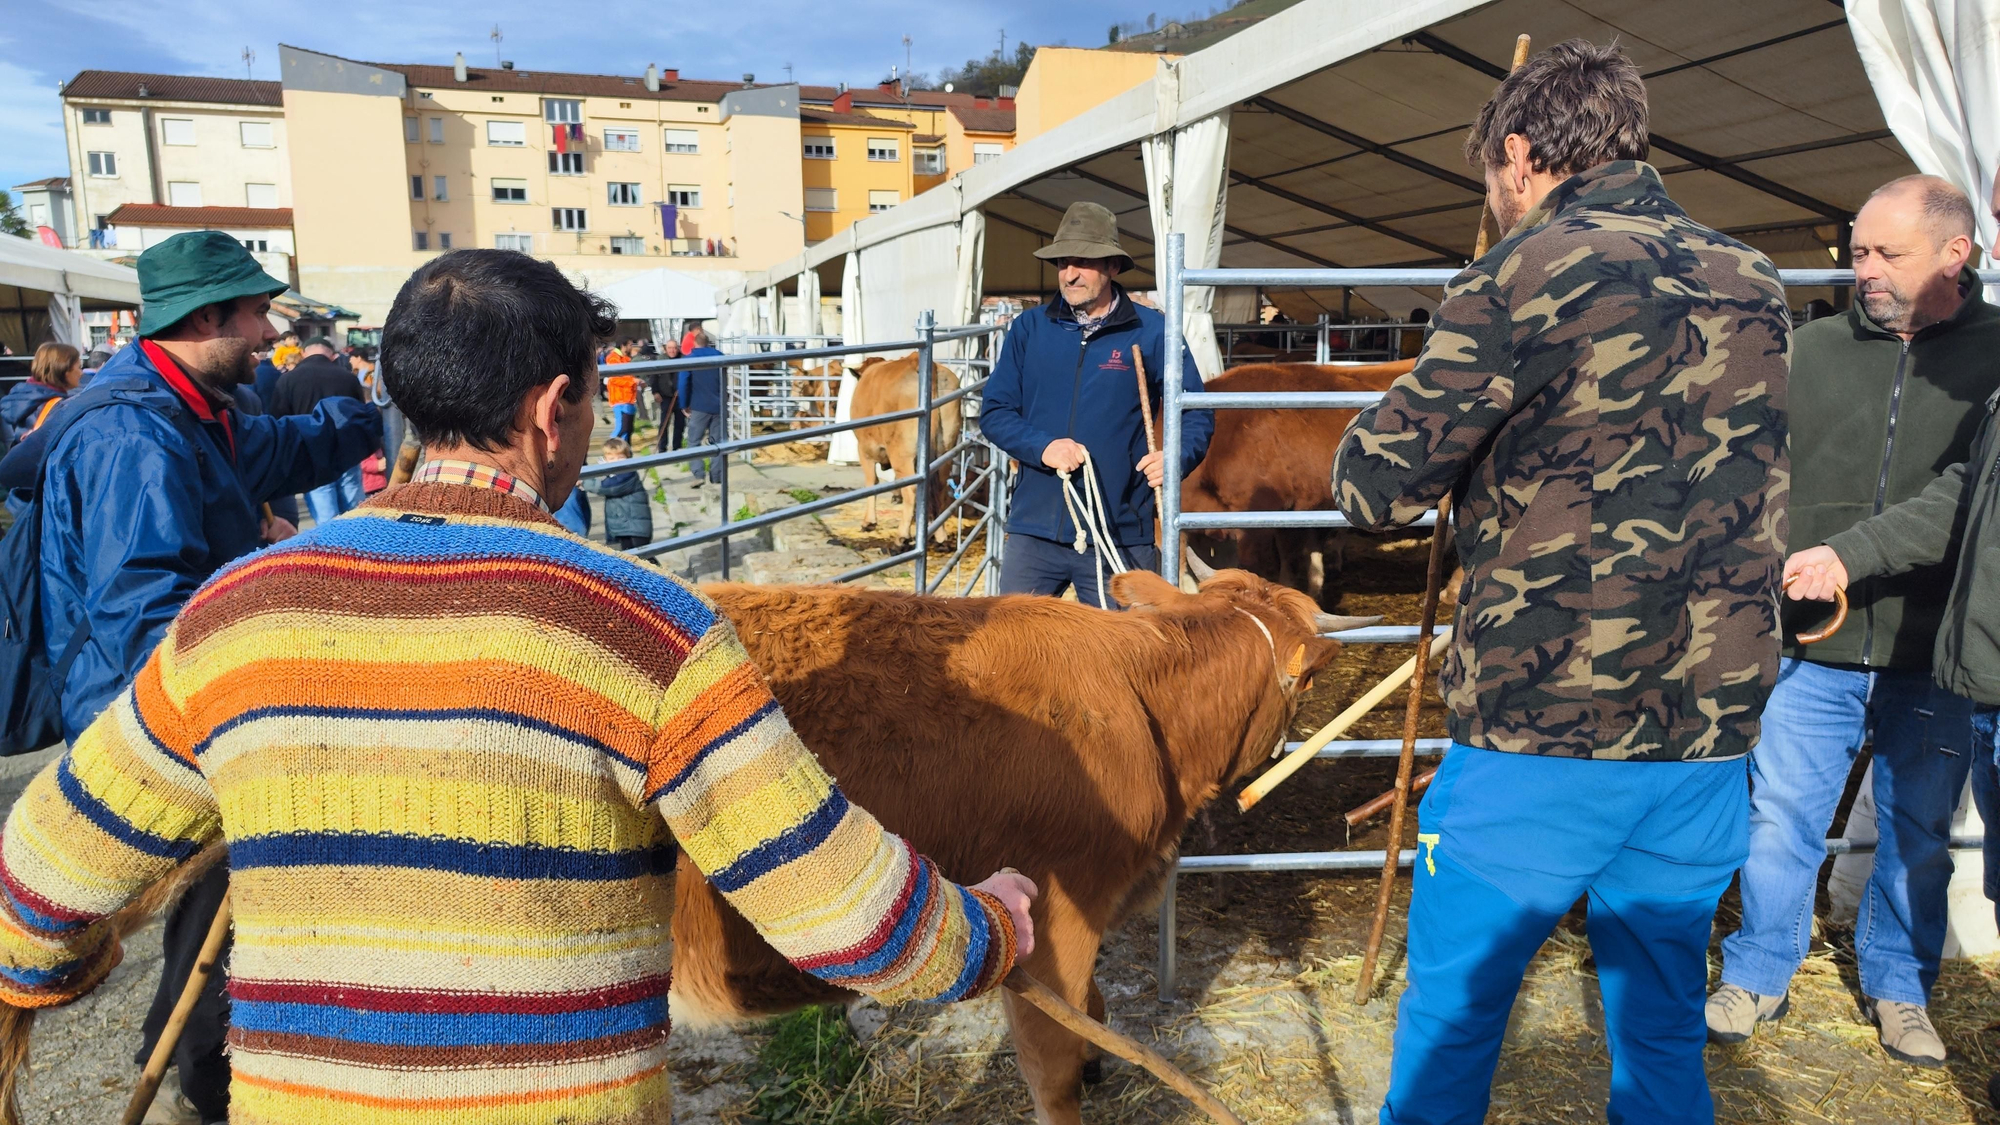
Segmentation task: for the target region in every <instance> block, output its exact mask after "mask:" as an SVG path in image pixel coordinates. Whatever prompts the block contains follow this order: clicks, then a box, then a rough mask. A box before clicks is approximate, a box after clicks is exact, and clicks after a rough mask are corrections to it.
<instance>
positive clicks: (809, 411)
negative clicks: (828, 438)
mask: <svg viewBox="0 0 2000 1125" xmlns="http://www.w3.org/2000/svg"><path fill="white" fill-rule="evenodd" d="M786 366H787V367H790V368H791V369H792V398H793V399H795V400H797V401H798V404H799V411H798V413H797V414H796V415H794V416H793V419H792V428H793V429H795V430H803V429H807V428H809V427H812V426H824V425H826V424H827V423H828V422H831V421H833V415H834V408H835V406H836V402H835V398H836V396H838V395H839V393H840V361H839V360H837V359H830V360H827V361H825V362H823V363H821V364H820V365H819V366H817V367H808V366H806V362H805V361H804V360H802V359H795V360H791V361H789V362H787V363H786Z"/></svg>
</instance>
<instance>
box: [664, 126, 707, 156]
mask: <svg viewBox="0 0 2000 1125" xmlns="http://www.w3.org/2000/svg"><path fill="white" fill-rule="evenodd" d="M666 146H667V151H668V152H686V153H694V152H700V151H701V134H700V133H697V132H695V131H694V130H693V129H668V130H667V133H666Z"/></svg>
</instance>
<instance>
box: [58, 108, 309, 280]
mask: <svg viewBox="0 0 2000 1125" xmlns="http://www.w3.org/2000/svg"><path fill="white" fill-rule="evenodd" d="M62 105H63V129H64V133H65V135H66V138H67V141H68V145H69V167H70V183H71V187H72V190H71V197H70V198H71V205H72V207H73V208H74V210H75V220H76V221H75V223H74V225H73V226H72V227H71V230H73V231H74V232H75V234H74V236H73V239H72V241H74V242H76V243H77V244H78V245H79V247H80V248H84V249H97V250H102V251H115V252H119V253H124V252H127V250H128V248H126V247H124V246H122V245H119V244H118V242H117V236H116V234H115V233H114V231H113V224H112V222H111V216H112V215H113V214H115V213H117V212H118V211H119V209H120V208H121V207H124V206H126V205H128V204H138V205H150V206H158V207H173V208H179V209H198V208H231V209H243V208H252V209H256V210H258V211H263V212H270V213H275V212H277V211H280V210H282V209H284V208H288V207H291V206H292V179H291V165H290V161H289V154H288V145H287V141H288V130H287V128H286V121H285V112H284V105H283V100H282V98H281V94H280V90H279V85H278V83H276V82H251V81H246V80H243V79H235V78H200V77H188V76H183V75H172V74H133V73H126V72H121V71H106V70H86V71H83V72H82V73H80V74H78V75H77V76H76V77H75V78H73V79H71V80H70V81H69V82H67V83H65V84H64V85H63V89H62ZM142 248H143V247H133V248H131V249H134V250H136V249H142Z"/></svg>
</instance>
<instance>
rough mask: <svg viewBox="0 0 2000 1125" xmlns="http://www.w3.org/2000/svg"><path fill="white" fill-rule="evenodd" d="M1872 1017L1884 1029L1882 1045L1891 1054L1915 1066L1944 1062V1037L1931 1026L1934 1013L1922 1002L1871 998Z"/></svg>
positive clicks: (1874, 1022)
mask: <svg viewBox="0 0 2000 1125" xmlns="http://www.w3.org/2000/svg"><path fill="white" fill-rule="evenodd" d="M1867 1010H1868V1019H1869V1021H1870V1022H1872V1023H1873V1024H1874V1025H1875V1026H1876V1028H1878V1029H1879V1030H1880V1031H1881V1033H1882V1049H1883V1050H1884V1051H1887V1052H1889V1057H1890V1058H1892V1059H1895V1060H1897V1061H1898V1062H1906V1063H1909V1064H1910V1065H1911V1066H1943V1065H1944V1040H1942V1039H1940V1038H1938V1033H1937V1028H1935V1027H1932V1026H1931V1014H1930V1013H1929V1012H1928V1011H1925V1010H1924V1006H1923V1005H1922V1004H1904V1003H1901V1002H1898V1001H1895V1000H1875V999H1870V1000H1869V1001H1868V1007H1867Z"/></svg>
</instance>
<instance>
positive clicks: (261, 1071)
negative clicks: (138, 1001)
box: [0, 484, 1014, 1125]
mask: <svg viewBox="0 0 2000 1125" xmlns="http://www.w3.org/2000/svg"><path fill="white" fill-rule="evenodd" d="M218 834H219V835H220V836H222V837H223V838H224V839H225V840H226V841H227V842H228V846H229V858H230V866H231V870H232V875H231V895H232V903H233V906H234V910H235V919H236V943H235V952H234V954H233V955H232V957H231V961H230V964H229V978H230V979H229V991H230V996H231V998H232V1004H233V1016H232V1023H233V1027H232V1030H231V1032H230V1042H231V1051H232V1061H233V1065H234V1088H233V1093H232V1102H233V1104H232V1110H231V1120H232V1121H236V1122H239V1123H245V1122H248V1123H273V1125H275V1123H279V1122H283V1123H285V1125H336V1123H337V1125H390V1123H402V1122H419V1121H422V1122H453V1123H459V1122H465V1123H473V1122H478V1123H487V1122H492V1123H499V1122H508V1123H515V1122H521V1123H541V1122H548V1123H554V1122H565V1123H570V1125H583V1123H589V1122H607V1123H608V1122H618V1123H621V1125H627V1123H637V1122H665V1121H667V1120H668V1115H669V1109H670V1104H671V1098H670V1090H669V1078H668V1075H667V1072H666V1053H665V1045H666V1038H667V980H668V956H669V955H668V947H667V941H666V938H667V931H666V926H667V922H668V918H669V912H670V906H671V897H672V893H673V889H672V878H671V876H670V875H668V874H667V873H666V872H667V869H668V866H669V862H670V857H671V855H672V849H673V847H674V845H675V843H676V842H678V844H679V846H680V847H681V849H682V850H683V851H684V852H685V853H686V855H687V856H688V857H689V858H690V859H691V860H692V861H693V862H694V863H695V864H696V865H697V866H698V867H699V868H700V869H701V871H702V872H703V873H704V874H706V875H707V876H708V878H709V879H710V880H711V881H712V882H713V883H714V884H715V886H716V887H717V888H718V889H720V890H721V891H722V892H723V893H724V894H725V895H727V896H728V898H729V901H730V902H731V903H732V904H733V905H734V906H735V907H736V908H737V909H738V910H740V911H741V912H742V913H743V915H744V916H745V917H747V918H748V919H750V921H751V922H753V923H754V924H755V925H756V926H757V929H758V931H759V932H760V933H762V934H763V935H764V937H765V938H766V939H767V940H768V941H769V942H770V943H771V945H772V946H773V947H775V948H776V949H778V950H779V951H780V952H782V953H783V954H784V955H785V956H787V957H789V958H790V959H791V960H792V961H793V962H795V963H796V964H798V965H799V966H800V967H801V968H802V969H805V970H807V971H809V972H811V973H813V974H815V975H817V976H819V977H822V978H824V979H826V980H828V981H832V982H835V983H838V984H840V985H842V986H844V987H848V988H853V989H857V990H860V991H862V992H867V993H871V994H873V995H875V996H878V997H881V998H882V999H884V1000H888V1001H904V1000H957V999H963V998H966V997H969V996H973V995H976V994H978V993H980V992H982V991H984V990H986V989H988V988H991V987H992V986H993V985H995V984H996V983H998V982H999V980H1000V978H1001V977H1002V976H1004V975H1005V974H1006V972H1007V970H1008V969H1009V968H1010V967H1011V965H1012V963H1013V954H1014V945H1013V941H1014V934H1013V928H1012V923H1011V922H1010V921H1009V919H1008V916H1007V913H1006V910H1005V909H1004V908H1003V907H1002V906H1001V905H1000V904H999V903H998V902H997V901H996V900H994V899H992V898H990V897H989V896H986V895H984V894H981V893H979V892H975V891H971V890H968V889H966V888H963V887H959V886H957V885H955V884H952V883H950V882H947V881H946V880H945V879H944V878H943V877H942V876H940V875H939V874H938V872H937V870H936V869H935V868H934V867H933V866H932V865H931V863H930V861H928V860H927V859H925V858H924V857H922V856H920V855H917V854H916V853H914V852H913V851H912V850H911V849H910V847H909V846H908V845H907V844H906V843H904V842H903V841H902V840H900V839H898V838H897V837H895V836H893V835H890V834H889V833H887V832H886V831H884V830H883V829H882V827H881V826H880V825H879V824H878V823H877V822H876V821H875V820H874V818H873V817H871V816H869V815H868V813H867V812H865V811H863V810H862V809H859V808H856V807H854V806H852V805H850V804H848V803H847V800H846V799H845V798H844V797H843V796H842V795H841V793H840V791H839V789H837V788H836V787H835V786H834V783H833V781H832V779H830V778H829V777H828V776H827V775H826V773H825V772H824V771H823V770H822V769H821V768H820V766H819V763H818V762H817V760H816V759H814V758H813V756H812V754H811V753H810V752H809V751H807V750H806V748H805V746H804V745H803V744H802V743H801V742H800V741H799V739H798V737H797V736H796V735H794V734H793V732H792V729H791V727H790V726H789V725H788V724H787V722H786V720H785V716H784V714H783V713H782V712H781V711H780V710H779V709H778V706H777V703H776V701H775V700H774V699H773V698H772V695H771V692H770V689H769V687H768V686H767V685H766V683H765V682H764V679H763V677H762V676H761V675H760V674H759V673H758V671H757V669H756V668H755V666H753V665H752V664H751V663H750V662H749V659H748V657H747V656H746V654H745V653H744V650H743V648H742V645H741V644H740V643H739V642H738V640H737V638H736V635H735V633H734V631H733V630H732V629H731V628H730V626H729V623H728V622H727V620H726V619H724V618H722V617H721V616H720V615H719V614H717V612H716V611H715V609H714V607H713V606H712V605H710V604H709V603H708V602H707V601H705V600H704V599H703V598H702V597H701V596H700V595H699V594H697V593H695V592H693V591H692V590H690V589H689V588H687V587H686V586H684V585H682V584H680V583H678V582H676V581H674V580H673V579H671V578H669V577H667V576H666V575H664V574H662V573H661V572H660V571H658V570H656V569H654V568H652V567H648V566H644V565H640V564H638V563H635V562H634V561H632V560H631V559H629V558H626V557H624V556H621V555H619V554H617V553H616V552H613V551H610V550H607V549H605V548H601V547H597V546H594V545H592V544H589V543H587V542H585V541H584V540H582V539H578V538H576V537H574V536H571V535H569V534H568V533H567V532H565V531H563V530H562V529H561V528H560V527H558V526H557V525H556V524H555V523H554V521H552V520H551V519H549V518H548V517H547V516H546V515H544V514H543V513H541V512H540V511H539V510H538V509H537V508H535V507H534V506H533V505H531V504H528V503H526V502H524V501H522V500H520V499H518V498H516V497H514V496H512V495H509V494H507V493H506V492H503V491H500V490H497V489H491V488H478V487H472V486H467V485H455V484H413V485H405V486H402V487H400V488H394V489H390V490H389V491H388V492H386V493H384V494H383V495H382V496H380V497H378V498H377V499H376V500H374V501H372V502H371V503H370V504H368V505H366V506H364V507H363V508H361V509H359V510H358V511H357V512H355V513H353V514H352V515H350V516H347V517H344V518H342V519H339V520H335V521H333V522H331V523H329V524H327V525H326V526H325V527H323V528H319V529H316V530H314V531H312V532H308V533H306V534H304V535H301V536H299V537H297V538H296V539H293V540H291V541H289V542H287V543H286V544H284V545H282V546H280V547H278V548H274V549H272V550H269V551H265V552H263V553H261V554H258V555H255V556H252V557H250V558H248V559H246V560H244V561H242V562H240V563H238V564H236V565H234V566H232V567H230V568H229V569H227V570H225V571H223V572H221V573H220V574H218V575H216V577H215V578H214V579H212V580H211V581H210V582H209V583H208V584H207V585H206V586H205V587H203V589H202V590H201V591H200V592H199V593H198V594H196V595H195V597H194V598H193V599H192V600H191V601H189V603H188V604H187V607H186V608H185V609H184V610H183V611H182V613H181V615H180V617H179V618H178V619H177V620H176V622H175V624H174V626H173V629H172V631H171V632H170V633H169V634H168V636H167V638H166V640H165V641H163V642H162V643H161V645H160V647H159V649H158V650H157V651H156V652H155V653H154V655H153V657H152V659H151V660H150V661H148V662H147V664H146V666H145V669H144V670H143V671H142V672H141V673H140V674H139V677H138V679H137V680H136V681H135V682H134V683H133V685H132V686H131V687H130V688H129V689H128V690H127V691H126V692H125V693H124V694H122V695H121V696H120V697H119V698H118V700H117V702H116V703H115V704H113V705H112V707H111V708H110V709H109V710H108V711H107V712H106V713H105V714H104V715H103V716H102V717H100V718H99V719H98V721H97V722H96V723H94V724H93V725H92V726H91V727H90V729H89V731H88V732H87V733H86V734H85V735H84V736H83V737H82V738H80V739H79V740H78V741H77V743H76V745H75V746H74V747H72V748H71V750H70V752H69V753H68V754H67V755H66V756H64V757H63V758H62V759H61V760H60V761H58V762H56V763H54V764H53V765H51V766H50V767H49V768H48V769H46V770H45V771H43V772H42V774H41V775H40V776H38V777H37V778H36V779H35V780H34V782H33V783H32V785H31V786H30V787H29V789H28V791H27V793H26V794H25V795H24V796H23V797H22V798H21V800H20V802H19V803H18V804H17V805H16V806H15V808H14V811H13V813H12V814H11V815H10V816H9V817H8V819H7V824H6V829H5V837H4V841H0V891H4V894H0V998H4V999H5V1000H7V1001H9V1002H11V1003H13V1004H16V1005H21V1006H26V1007H39V1006H45V1005H51V1004H60V1003H64V1002H66V1001H68V1000H71V999H74V998H75V997H77V996H79V995H81V994H83V993H84V992H86V991H88V990H89V989H90V988H92V987H93V986H95V985H96V984H97V983H98V982H99V981H100V980H102V979H103V977H104V975H105V974H106V973H107V972H109V971H110V969H111V968H112V966H113V965H114V964H116V963H117V961H118V957H119V950H118V947H117V943H116V941H115V940H113V939H112V938H111V935H110V934H109V932H108V930H109V927H108V926H106V925H104V924H102V921H103V919H104V918H105V917H106V916H107V915H108V914H110V913H111V912H113V911H115V910H116V909H117V908H118V907H119V906H120V905H122V904H123V903H125V902H126V901H127V900H129V899H130V898H132V897H133V896H134V895H135V894H136V893H137V892H138V891H139V890H140V889H141V888H142V887H144V886H145V885H146V884H148V883H150V882H152V881H154V880H156V879H159V878H161V877H162V876H163V875H165V874H166V873H167V872H168V871H170V870H171V869H172V868H173V867H174V866H175V865H176V864H179V863H181V862H183V861H185V860H187V859H188V858H189V857H191V856H192V855H193V854H194V853H195V852H196V851H197V850H198V849H199V848H200V847H201V846H202V845H203V844H204V843H206V842H207V841H210V840H212V839H214V838H215V837H216V836H217V835H218Z"/></svg>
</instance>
